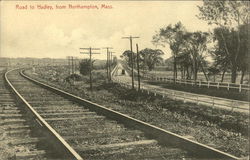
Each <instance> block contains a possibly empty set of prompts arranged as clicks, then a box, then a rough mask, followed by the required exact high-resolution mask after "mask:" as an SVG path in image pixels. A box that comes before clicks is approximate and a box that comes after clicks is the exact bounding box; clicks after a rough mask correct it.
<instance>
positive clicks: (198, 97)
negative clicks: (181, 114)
mask: <svg viewBox="0 0 250 160" xmlns="http://www.w3.org/2000/svg"><path fill="white" fill-rule="evenodd" d="M196 101H197V102H196V103H197V105H199V96H197V99H196Z"/></svg>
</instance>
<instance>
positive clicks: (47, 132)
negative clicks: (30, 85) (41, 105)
mask: <svg viewBox="0 0 250 160" xmlns="http://www.w3.org/2000/svg"><path fill="white" fill-rule="evenodd" d="M11 71H12V70H10V71H8V72H6V73H5V75H4V76H5V80H6V82H7V83H8V85H9V87H10V88H11V89H12V90H13V92H14V93H15V94H16V95H17V97H18V99H19V100H20V101H21V103H23V104H24V107H25V108H24V109H25V112H27V113H29V117H31V118H32V119H33V120H35V122H36V123H37V124H38V125H39V129H40V132H41V133H42V135H43V136H44V137H45V140H46V141H48V142H47V143H48V144H46V143H45V144H44V146H46V145H49V146H51V148H50V150H51V149H53V150H54V153H52V154H51V155H52V156H54V155H55V154H56V155H58V157H55V158H57V159H58V158H59V159H61V158H62V159H79V160H80V159H82V158H81V157H80V156H79V155H78V154H77V153H76V152H75V151H74V150H73V149H72V148H71V147H70V146H69V145H68V144H67V142H66V141H65V140H64V139H63V138H62V137H61V136H60V135H59V134H58V133H57V132H56V131H55V130H54V129H53V128H52V127H51V126H50V125H49V124H48V123H47V122H46V121H45V120H44V118H42V116H41V115H40V114H38V112H37V111H36V110H35V109H34V108H33V106H31V105H30V104H29V103H28V102H27V101H26V99H25V98H24V97H23V96H22V95H21V94H20V93H19V92H18V91H17V89H16V88H15V87H14V86H13V83H15V84H17V83H20V82H22V81H20V80H19V79H12V81H10V75H9V77H7V75H8V74H10V73H9V72H11ZM29 154H31V155H32V154H33V153H32V152H31V153H27V154H24V155H29ZM34 155H36V154H34ZM19 157H20V156H19ZM25 157H26V158H27V156H24V159H26V158H25ZM18 159H19V158H18ZM49 159H52V158H49Z"/></svg>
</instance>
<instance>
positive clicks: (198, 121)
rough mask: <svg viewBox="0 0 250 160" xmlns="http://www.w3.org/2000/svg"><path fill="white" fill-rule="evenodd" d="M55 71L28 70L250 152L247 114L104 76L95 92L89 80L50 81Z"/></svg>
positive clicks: (207, 140) (231, 149)
mask: <svg viewBox="0 0 250 160" xmlns="http://www.w3.org/2000/svg"><path fill="white" fill-rule="evenodd" d="M51 69H52V70H53V68H51ZM55 70H56V71H55ZM55 70H53V71H55V72H58V73H56V74H54V75H63V74H62V72H63V69H60V68H57V69H55ZM53 71H49V70H48V69H40V70H37V73H38V75H34V74H32V73H30V72H27V73H29V75H31V76H33V77H35V78H36V79H39V80H41V81H47V82H48V83H50V84H52V85H54V86H56V87H58V88H61V89H63V90H66V91H68V92H70V93H73V94H75V95H78V96H80V97H82V98H85V99H87V100H90V101H93V102H96V103H98V104H101V105H104V106H106V107H107V108H111V109H114V110H117V111H119V112H121V113H124V114H127V115H129V116H131V117H134V118H136V119H139V120H142V121H145V122H148V123H150V124H153V125H156V126H158V127H161V128H163V129H166V130H168V131H171V132H174V133H177V134H180V135H183V136H186V135H188V136H192V137H194V139H195V140H196V141H198V142H200V143H203V144H207V145H209V146H212V147H216V148H217V149H220V150H222V151H225V152H228V153H231V154H233V155H235V156H239V157H244V156H247V155H248V154H249V153H248V145H249V143H248V123H249V119H248V115H246V114H241V113H234V112H230V111H226V110H222V109H217V108H211V107H206V106H201V105H196V104H192V103H182V102H179V101H174V100H171V99H167V98H161V97H155V96H153V95H146V94H141V93H140V94H139V93H138V92H136V91H134V90H130V89H127V88H123V87H121V86H120V85H118V84H111V83H106V82H105V79H103V78H102V79H97V80H96V81H95V83H94V88H93V92H91V91H89V90H88V88H89V85H88V83H86V81H83V82H79V83H77V84H75V85H72V84H70V83H67V82H64V81H63V77H65V76H61V77H60V76H59V77H57V80H54V81H52V80H49V79H55V78H53V75H51V74H48V73H50V72H53ZM95 73H96V75H98V76H100V77H102V76H101V75H100V74H102V75H103V76H104V75H105V74H106V73H105V72H104V71H100V72H95ZM96 75H95V76H96ZM45 77H46V78H47V79H46V80H45V79H44V78H45ZM104 77H105V76H104Z"/></svg>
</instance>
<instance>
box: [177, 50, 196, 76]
mask: <svg viewBox="0 0 250 160" xmlns="http://www.w3.org/2000/svg"><path fill="white" fill-rule="evenodd" d="M176 61H177V64H178V65H179V66H180V67H181V78H182V79H191V73H190V69H191V72H192V58H191V54H189V53H187V52H185V50H183V51H181V52H180V53H179V54H178V55H177V57H176Z"/></svg>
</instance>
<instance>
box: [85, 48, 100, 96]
mask: <svg viewBox="0 0 250 160" xmlns="http://www.w3.org/2000/svg"><path fill="white" fill-rule="evenodd" d="M80 49H82V50H88V51H89V52H80V53H81V54H89V61H90V73H89V81H90V90H91V91H92V90H93V86H92V54H100V53H92V50H100V48H91V47H89V48H80Z"/></svg>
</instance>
